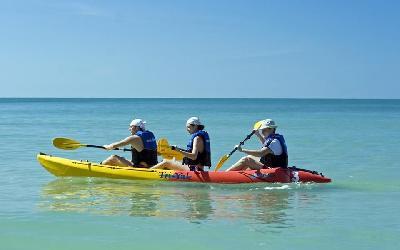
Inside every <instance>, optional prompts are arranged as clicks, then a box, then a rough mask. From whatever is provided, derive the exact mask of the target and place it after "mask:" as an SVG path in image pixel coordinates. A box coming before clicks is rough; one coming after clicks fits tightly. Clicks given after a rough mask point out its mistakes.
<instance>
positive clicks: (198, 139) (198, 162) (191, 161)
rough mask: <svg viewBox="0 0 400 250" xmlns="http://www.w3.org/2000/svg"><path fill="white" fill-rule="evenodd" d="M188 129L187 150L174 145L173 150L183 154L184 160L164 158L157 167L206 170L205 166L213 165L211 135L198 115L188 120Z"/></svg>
mask: <svg viewBox="0 0 400 250" xmlns="http://www.w3.org/2000/svg"><path fill="white" fill-rule="evenodd" d="M186 131H187V132H188V133H189V134H190V139H189V142H188V144H187V147H186V150H184V149H180V148H178V147H176V146H172V147H171V148H172V149H173V150H176V151H179V152H181V153H182V154H183V156H184V158H183V160H182V162H179V161H175V160H163V161H162V162H160V163H158V164H157V165H156V166H154V167H152V168H155V169H171V170H181V171H204V167H211V147H210V137H209V135H208V133H207V131H205V130H204V125H203V124H202V123H201V121H200V119H199V118H198V117H191V118H189V119H188V120H187V122H186Z"/></svg>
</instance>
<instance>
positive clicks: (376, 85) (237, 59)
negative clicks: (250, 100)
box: [0, 0, 400, 98]
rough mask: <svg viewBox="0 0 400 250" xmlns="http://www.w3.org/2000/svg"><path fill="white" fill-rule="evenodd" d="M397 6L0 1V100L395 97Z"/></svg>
mask: <svg viewBox="0 0 400 250" xmlns="http://www.w3.org/2000/svg"><path fill="white" fill-rule="evenodd" d="M399 13H400V1H389V0H385V1H368V0H365V1H361V0H358V1H357V0H354V1H307V0H304V1H296V0H292V1H268V0H263V1H235V0H231V1H206V0H203V1H79V0H78V1H54V0H53V1H45V0H25V1H19V0H12V1H7V0H6V1H3V0H0V72H1V73H0V84H1V91H0V97H261V98H262V97H266V98H269V97H273V98H279V97H288V98H400V39H399V38H400V15H399Z"/></svg>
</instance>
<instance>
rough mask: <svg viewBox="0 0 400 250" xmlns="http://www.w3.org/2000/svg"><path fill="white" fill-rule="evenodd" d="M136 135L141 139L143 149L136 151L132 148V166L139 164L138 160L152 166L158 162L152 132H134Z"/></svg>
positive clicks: (155, 143)
mask: <svg viewBox="0 0 400 250" xmlns="http://www.w3.org/2000/svg"><path fill="white" fill-rule="evenodd" d="M135 135H137V136H139V137H140V139H142V142H143V150H142V151H140V152H138V151H137V150H136V149H134V148H132V163H133V165H134V166H139V165H140V162H145V163H146V164H147V165H148V166H154V165H156V164H157V163H158V160H157V142H156V138H155V136H154V134H153V133H152V132H151V131H148V130H146V131H141V130H139V131H138V132H136V134H135Z"/></svg>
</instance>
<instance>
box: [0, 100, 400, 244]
mask: <svg viewBox="0 0 400 250" xmlns="http://www.w3.org/2000/svg"><path fill="white" fill-rule="evenodd" d="M193 115H198V116H200V117H201V119H202V120H203V121H204V122H205V124H206V128H207V130H208V131H209V132H210V135H211V138H212V150H213V155H212V156H213V162H216V161H217V160H218V158H219V157H220V156H222V155H223V154H226V153H227V152H229V151H230V150H231V149H232V147H233V146H234V145H235V144H237V143H238V142H239V141H241V140H242V139H243V138H244V137H245V135H246V134H247V133H249V132H250V130H251V127H252V125H253V123H254V122H255V121H257V120H260V119H263V118H267V117H270V118H274V119H275V120H276V122H277V123H279V125H280V127H279V132H281V133H283V134H284V135H285V137H286V140H287V143H288V149H289V154H290V163H291V165H296V166H298V167H303V168H309V169H313V170H317V171H320V172H323V173H324V174H325V175H327V176H329V177H331V178H332V179H333V183H331V184H323V185H321V184H320V185H318V184H300V185H299V184H257V185H255V184H250V185H245V184H241V185H217V184H211V185H210V184H193V183H158V182H151V181H125V180H107V179H96V178H56V177H54V176H52V175H50V174H49V173H48V172H46V171H45V170H44V169H43V168H42V167H41V166H40V165H39V164H38V163H37V162H36V158H35V157H36V154H37V153H38V152H45V153H49V154H53V155H58V156H63V157H68V158H73V159H88V160H92V161H101V160H102V159H104V158H105V157H107V156H108V155H109V152H105V151H101V150H97V149H90V148H82V149H79V150H75V151H61V150H58V149H55V148H54V147H53V146H52V145H51V140H52V138H53V137H60V136H63V137H70V138H74V139H76V140H79V141H81V142H84V143H90V144H99V145H103V144H106V143H110V142H113V141H116V140H118V139H121V138H123V137H125V136H126V135H128V130H127V128H128V124H129V122H130V120H131V119H132V118H134V117H141V118H143V119H145V120H147V122H148V128H149V129H151V130H152V131H153V132H154V133H155V134H156V136H157V137H167V138H168V139H169V140H170V142H171V143H172V144H178V145H181V146H184V145H185V144H186V141H187V140H188V135H187V134H186V132H185V121H186V119H187V118H188V117H189V116H193ZM399 128H400V100H295V99H0V138H1V140H0V151H1V152H2V156H1V159H2V160H1V161H0V171H1V174H0V225H1V226H0V248H1V249H110V248H113V249H128V248H129V249H161V248H165V249H339V248H342V249H399V248H400V243H399V241H398V239H399V235H400V216H399V215H400V213H399V206H400V181H399V179H400V171H399V167H400V166H399V164H398V161H397V157H398V156H399V155H400V147H399V146H400V143H399V142H400V129H399ZM258 146H259V145H258V142H257V141H256V140H255V138H254V139H252V140H251V141H249V142H247V143H246V145H245V147H247V148H256V147H258ZM126 156H127V155H126ZM241 156H243V155H242V154H241V153H239V152H238V153H235V154H234V155H233V156H232V158H231V159H230V160H229V162H227V163H226V165H225V166H224V167H228V166H229V165H230V164H232V163H233V162H234V161H235V160H237V159H239V157H241Z"/></svg>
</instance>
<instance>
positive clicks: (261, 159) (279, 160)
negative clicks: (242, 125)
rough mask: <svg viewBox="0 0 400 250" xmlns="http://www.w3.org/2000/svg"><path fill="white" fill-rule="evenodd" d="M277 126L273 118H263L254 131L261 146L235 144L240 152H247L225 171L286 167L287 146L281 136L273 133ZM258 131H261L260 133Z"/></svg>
mask: <svg viewBox="0 0 400 250" xmlns="http://www.w3.org/2000/svg"><path fill="white" fill-rule="evenodd" d="M277 127H278V126H277V125H276V124H275V122H274V121H273V120H271V119H266V120H263V121H262V125H261V127H260V128H259V129H258V130H257V131H256V132H255V134H256V135H257V137H258V138H259V139H260V141H261V143H262V148H261V149H259V150H249V149H243V148H241V147H240V145H238V146H236V147H237V149H238V150H239V151H240V152H243V153H245V154H247V156H245V157H242V158H241V159H240V160H239V161H238V162H236V163H235V164H233V165H232V166H231V167H230V168H228V169H227V170H226V171H239V170H246V169H256V170H259V169H262V168H270V167H287V166H288V153H287V147H286V143H285V139H284V138H283V136H282V135H280V134H277V133H275V132H276V128H277ZM259 131H261V134H260V132H259Z"/></svg>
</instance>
